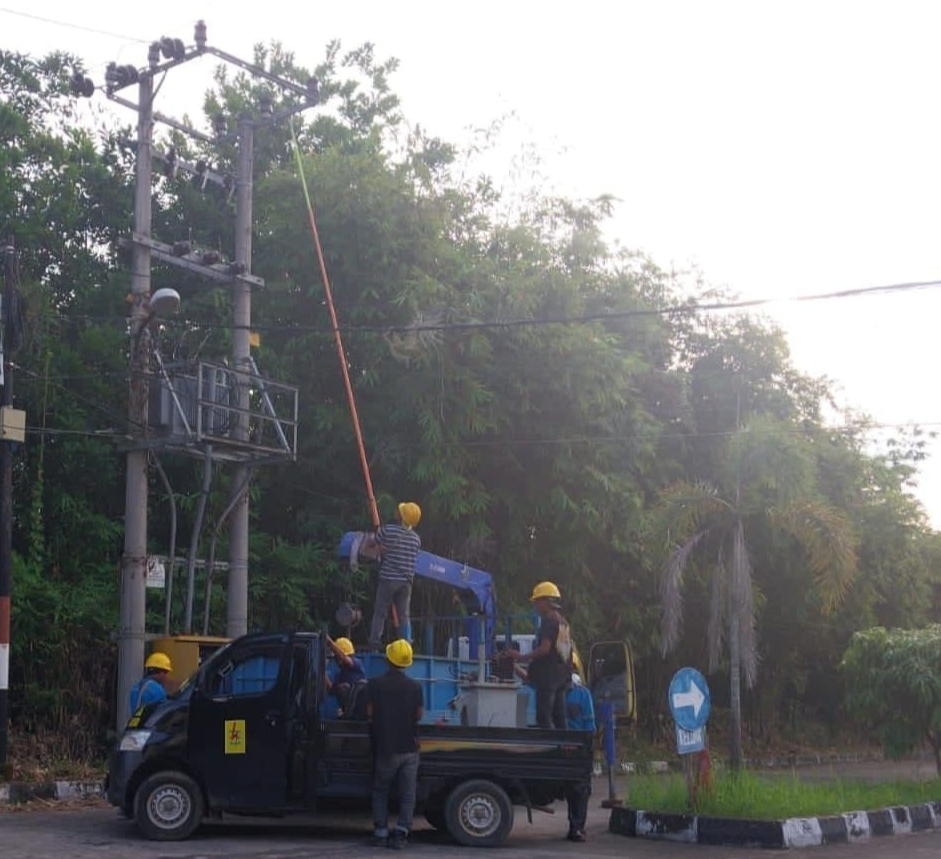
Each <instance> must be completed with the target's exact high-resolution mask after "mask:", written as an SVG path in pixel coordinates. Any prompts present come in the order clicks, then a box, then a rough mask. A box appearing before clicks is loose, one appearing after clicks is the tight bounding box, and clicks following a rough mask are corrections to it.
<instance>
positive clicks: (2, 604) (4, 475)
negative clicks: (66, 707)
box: [0, 237, 16, 776]
mask: <svg viewBox="0 0 941 859" xmlns="http://www.w3.org/2000/svg"><path fill="white" fill-rule="evenodd" d="M13 254H14V248H13V239H12V237H11V238H10V239H8V240H7V242H6V245H5V247H4V248H3V304H2V314H0V325H3V338H2V343H3V352H2V354H0V361H3V396H2V398H0V403H2V407H3V408H2V411H0V414H3V415H4V416H5V415H6V413H7V410H8V409H9V407H10V406H12V405H13V384H12V379H11V377H10V350H11V348H12V346H13V337H12V328H11V325H10V319H11V316H12V309H13V288H14V279H15V277H16V259H15V257H14V255H13ZM11 446H12V442H11V440H10V439H8V438H7V437H6V433H5V432H4V433H3V438H2V440H0V776H2V775H3V771H4V770H5V769H6V765H7V725H8V724H9V721H10V703H9V694H10V588H11V585H12V575H11V573H12V566H13V451H12V450H11Z"/></svg>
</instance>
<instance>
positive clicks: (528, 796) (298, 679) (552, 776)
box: [108, 633, 592, 847]
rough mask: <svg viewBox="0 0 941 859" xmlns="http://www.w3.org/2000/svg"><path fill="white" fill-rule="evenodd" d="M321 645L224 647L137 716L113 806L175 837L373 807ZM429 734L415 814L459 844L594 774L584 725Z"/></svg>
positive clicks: (503, 829)
mask: <svg viewBox="0 0 941 859" xmlns="http://www.w3.org/2000/svg"><path fill="white" fill-rule="evenodd" d="M325 650H326V648H324V647H323V646H322V638H321V636H320V635H318V634H316V633H290V634H288V633H285V634H255V635H248V636H244V637H242V638H239V639H236V640H235V641H233V642H231V643H229V644H228V645H226V646H225V647H224V648H222V649H221V650H219V651H218V652H216V653H215V654H213V656H212V657H210V659H208V660H207V661H206V662H204V663H203V664H202V665H201V666H200V668H199V669H198V671H197V672H196V673H195V674H194V675H193V676H192V677H191V678H190V679H189V680H188V681H187V682H186V683H185V684H184V685H183V687H182V688H181V689H180V690H179V691H178V692H177V693H176V694H174V695H172V696H171V697H170V698H169V699H168V700H167V701H165V702H163V703H161V704H155V705H150V706H149V707H147V708H144V709H143V710H141V711H138V712H137V713H135V714H134V715H133V716H132V717H131V719H130V720H129V722H128V725H127V728H126V730H125V731H124V734H123V736H122V737H121V739H120V741H119V742H118V745H117V747H116V749H115V751H114V753H113V755H112V759H111V767H110V772H109V775H108V800H109V801H110V802H111V804H112V805H115V806H118V807H119V808H121V809H123V811H124V812H125V814H126V815H127V816H128V817H133V818H134V820H135V821H136V822H137V825H138V827H139V828H140V830H141V831H142V832H143V833H144V835H145V836H147V837H148V838H151V839H157V840H165V841H170V840H179V839H183V838H187V837H188V836H190V835H191V834H192V833H193V832H195V831H196V829H197V828H198V827H199V826H200V824H201V823H202V822H203V820H204V819H205V818H206V817H207V816H208V817H219V816H221V815H222V814H223V813H230V814H242V815H259V816H272V815H275V816H282V815H287V814H290V813H292V812H301V813H307V814H310V813H311V812H314V813H316V812H317V811H318V810H320V811H325V810H327V809H329V808H330V807H331V805H337V804H343V805H344V806H345V807H349V805H350V803H351V801H352V802H356V803H361V804H362V807H363V809H364V810H366V809H368V808H369V806H370V797H371V789H372V769H373V758H372V749H371V742H370V735H369V725H368V724H367V723H366V722H362V721H353V720H347V719H333V720H329V719H325V718H324V717H323V714H324V712H325V710H324V708H323V707H322V704H323V703H324V701H325V697H324V696H325V694H326V693H325V687H324V676H325V671H326V654H325ZM419 735H420V741H421V766H420V769H419V775H418V803H417V811H418V812H420V813H422V814H424V816H425V818H426V820H428V822H429V823H430V824H431V825H432V826H434V827H435V828H437V829H446V830H447V831H448V832H449V833H450V834H451V836H452V837H453V838H455V839H456V840H457V841H458V842H460V843H461V844H466V845H472V846H482V847H492V846H496V845H499V844H502V843H503V842H504V841H505V840H506V838H507V837H508V836H509V834H510V830H511V829H512V827H513V814H514V806H524V807H526V808H527V810H528V811H529V812H530V814H531V810H532V808H533V807H537V806H543V805H547V804H549V803H551V802H552V801H553V800H555V799H561V798H562V797H563V795H564V790H565V787H566V785H567V784H570V783H573V782H579V781H585V780H588V779H590V778H591V771H592V749H591V744H592V737H591V735H590V734H585V733H584V732H578V731H547V730H540V729H537V728H493V727H484V728H478V727H468V726H461V725H459V724H429V725H421V726H420V728H419Z"/></svg>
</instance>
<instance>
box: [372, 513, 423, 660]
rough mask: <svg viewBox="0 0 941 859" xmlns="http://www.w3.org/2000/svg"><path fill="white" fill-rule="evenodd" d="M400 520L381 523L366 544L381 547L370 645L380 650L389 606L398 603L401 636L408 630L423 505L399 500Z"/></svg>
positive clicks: (419, 544) (373, 547)
mask: <svg viewBox="0 0 941 859" xmlns="http://www.w3.org/2000/svg"><path fill="white" fill-rule="evenodd" d="M398 518H399V521H398V522H389V523H387V524H386V525H382V526H380V527H379V528H378V529H377V531H376V533H375V534H371V535H370V536H369V537H368V538H367V539H366V544H365V545H366V547H367V548H369V549H378V550H379V558H380V561H379V585H378V587H377V588H376V605H375V608H374V609H373V614H372V624H371V625H370V627H369V648H370V650H379V648H380V647H381V646H382V632H383V629H384V628H385V623H386V615H387V614H388V613H389V608H390V607H392V606H395V613H396V623H397V624H398V627H399V632H398V636H399V637H403V636H405V635H407V634H408V631H409V625H410V622H411V619H410V605H411V600H412V579H414V578H415V559H416V558H417V557H418V552H419V550H420V549H421V539H420V538H419V536H418V534H416V533H415V530H414V529H415V526H416V525H418V523H419V521H420V520H421V507H419V506H418V505H417V504H416V503H415V502H414V501H403V502H402V503H401V504H399V517H398Z"/></svg>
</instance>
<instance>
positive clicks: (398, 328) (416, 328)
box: [60, 280, 941, 334]
mask: <svg viewBox="0 0 941 859" xmlns="http://www.w3.org/2000/svg"><path fill="white" fill-rule="evenodd" d="M939 286H941V280H924V281H912V282H907V283H893V284H884V285H881V286H868V287H859V288H854V289H843V290H838V291H834V292H819V293H809V294H804V295H792V296H782V297H779V298H751V299H741V300H737V301H715V302H709V303H703V304H700V303H690V302H687V303H685V304H675V305H668V306H666V307H650V308H634V309H631V310H610V311H599V312H596V313H586V314H581V315H578V316H555V317H529V318H515V319H490V320H479V321H473V322H433V323H417V324H408V325H405V324H403V325H339V326H338V330H340V331H348V332H364V333H370V332H377V333H382V334H389V333H409V332H412V333H414V332H420V331H463V330H474V329H486V328H523V327H532V326H539V325H579V324H585V323H591V322H613V321H617V320H620V319H633V318H635V317H650V316H695V315H697V314H701V313H714V312H718V311H723V310H748V309H750V308H755V307H766V306H768V305H771V304H796V303H807V302H815V301H833V300H840V299H847V298H862V297H867V296H871V295H888V294H892V293H898V292H912V291H915V290H919V289H933V288H937V287H939ZM60 318H61V319H62V320H63V321H66V322H69V323H72V324H75V323H77V322H79V321H82V320H85V321H88V322H113V321H115V318H116V317H114V316H79V317H75V316H72V317H69V316H62V317H60ZM121 321H122V322H124V320H123V319H122V320H121ZM179 323H180V324H183V325H187V326H190V327H192V328H201V329H206V330H212V329H219V330H227V331H233V330H237V329H241V330H244V329H245V328H249V329H251V330H252V331H259V332H261V331H267V332H283V333H290V332H299V333H313V334H318V333H322V334H332V333H333V330H334V329H333V328H332V327H330V326H328V325H264V324H261V325H258V324H252V325H248V326H239V325H230V324H226V323H220V322H199V321H196V320H189V319H185V320H179Z"/></svg>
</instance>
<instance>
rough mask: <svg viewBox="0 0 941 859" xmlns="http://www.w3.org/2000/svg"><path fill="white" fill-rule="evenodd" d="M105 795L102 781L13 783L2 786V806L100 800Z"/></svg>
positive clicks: (0, 797)
mask: <svg viewBox="0 0 941 859" xmlns="http://www.w3.org/2000/svg"><path fill="white" fill-rule="evenodd" d="M104 795H105V786H104V783H103V782H100V781H49V782H42V783H40V784H28V783H26V782H18V781H11V782H9V783H8V784H0V804H6V803H10V804H13V805H16V804H19V803H23V802H30V801H31V800H34V799H44V800H68V799H73V800H74V799H98V798H100V797H103V796H104Z"/></svg>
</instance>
